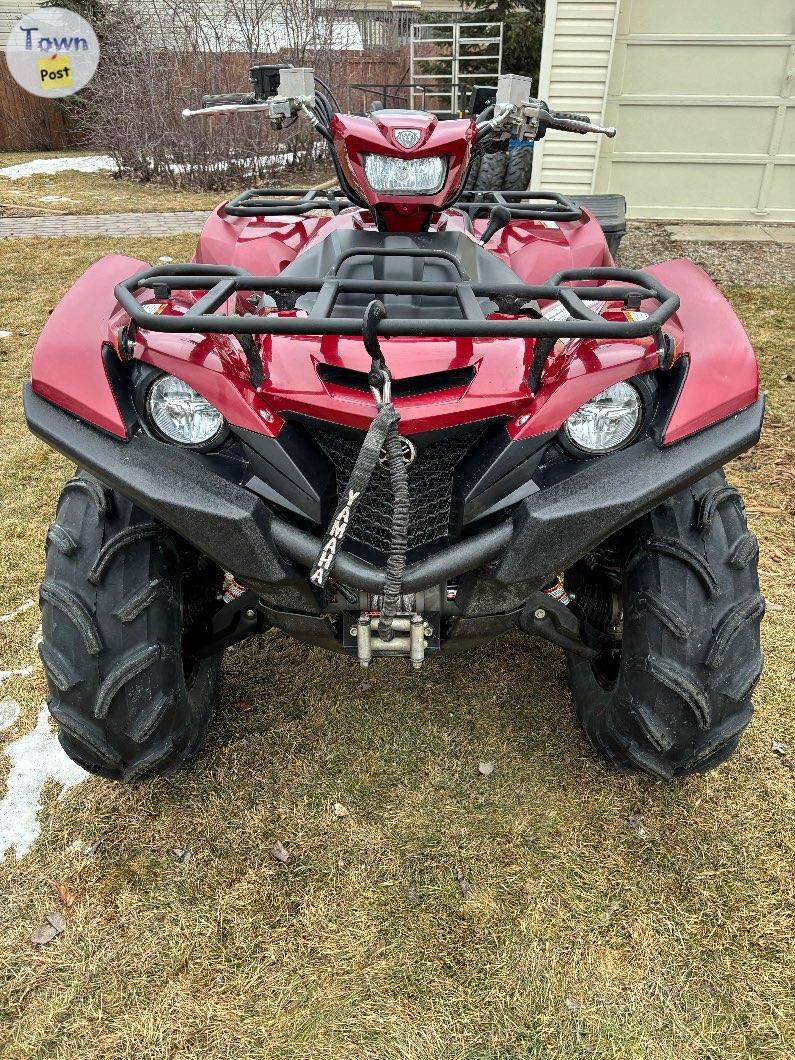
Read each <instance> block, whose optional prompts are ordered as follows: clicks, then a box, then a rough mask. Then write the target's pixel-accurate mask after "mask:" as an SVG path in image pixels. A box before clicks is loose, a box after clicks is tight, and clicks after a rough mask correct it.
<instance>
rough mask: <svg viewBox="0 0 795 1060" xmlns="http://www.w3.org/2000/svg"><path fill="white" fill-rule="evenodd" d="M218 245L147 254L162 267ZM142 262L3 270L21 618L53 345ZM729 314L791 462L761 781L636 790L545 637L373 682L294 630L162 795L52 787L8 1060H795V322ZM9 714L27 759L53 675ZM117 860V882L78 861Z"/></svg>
mask: <svg viewBox="0 0 795 1060" xmlns="http://www.w3.org/2000/svg"><path fill="white" fill-rule="evenodd" d="M192 246H193V240H192V238H190V237H184V238H182V239H179V240H173V239H172V240H170V241H164V240H155V239H148V240H127V241H126V242H125V250H126V251H127V252H129V253H132V254H135V255H139V256H141V257H144V258H146V259H148V260H154V259H156V258H157V257H158V256H159V255H160V254H163V253H169V254H171V255H172V256H174V257H175V258H178V257H180V256H185V257H187V256H189V254H190V252H191V249H192ZM112 249H115V245H114V243H113V241H112V240H103V239H93V240H89V239H82V240H77V241H74V242H72V243H69V244H64V245H59V246H57V247H56V246H55V245H54V243H53V242H49V243H47V242H46V241H40V242H36V241H18V242H10V241H8V242H4V243H3V244H0V255H2V258H1V259H0V260H2V267H3V273H4V290H3V296H4V308H3V309H2V311H1V312H0V328H4V329H6V330H11V331H13V332H14V336H13V338H12V339H6V340H1V341H0V355H1V356H2V362H1V364H0V369H1V371H0V387H1V388H2V389H1V391H0V408H1V409H2V414H3V442H2V448H1V449H0V459H2V460H3V467H2V481H3V486H4V490H5V501H4V506H3V510H2V513H1V514H0V518H2V531H3V541H4V544H3V555H2V585H3V593H2V599H3V606H0V611H8V610H10V609H11V607H12V606H13V605H14V604H16V603H18V602H19V601H21V600H23V599H25V598H26V597H29V596H32V595H34V594H35V592H36V587H37V582H38V580H39V578H40V576H41V571H42V565H43V551H42V542H43V537H44V532H45V527H46V525H47V522H48V521H49V519H50V518H51V513H52V511H53V506H54V503H55V499H56V497H57V493H58V489H59V485H60V483H61V482H62V481H63V480H64V478H65V477H66V476H67V474H68V473H69V470H70V469H69V468H68V466H67V465H66V463H65V462H64V461H63V460H61V459H60V458H59V457H57V456H55V455H54V454H53V453H52V452H50V451H49V450H48V449H47V448H46V447H45V446H44V445H43V444H41V443H40V442H38V441H36V440H35V439H33V438H32V437H31V436H29V435H28V434H26V433H25V430H24V427H23V422H22V417H21V411H20V406H19V386H20V384H21V381H22V379H23V376H24V375H25V372H26V370H27V365H28V362H29V358H30V352H31V347H32V344H33V341H34V338H35V335H36V333H37V331H38V329H39V328H40V326H41V324H42V323H43V321H44V319H45V317H46V313H47V310H48V308H49V307H50V306H51V305H53V304H54V302H55V301H56V300H57V298H58V297H59V296H60V295H61V293H62V292H63V291H64V289H65V288H66V286H67V285H68V283H69V282H70V280H71V279H72V278H74V277H75V276H77V275H78V274H79V273H80V272H81V271H82V270H83V269H84V268H85V267H86V266H87V265H88V264H89V263H90V262H91V261H93V260H94V259H95V258H96V257H97V256H99V255H100V254H101V253H104V252H107V251H108V250H112ZM728 294H729V296H730V298H731V299H732V301H733V302H734V304H735V306H736V308H737V310H738V312H739V313H740V315H741V317H742V319H743V321H744V323H745V325H746V327H747V328H748V329H749V332H750V334H751V336H752V338H753V341H754V344H755V346H756V348H757V350H758V352H759V355H760V359H761V361H762V366H763V373H764V385H765V388H766V390H767V391H768V394H769V412H768V417H767V422H766V428H765V433H764V437H763V440H762V442H761V444H760V445H759V447H758V448H757V449H756V450H755V451H754V452H753V453H751V454H749V455H747V456H745V457H744V458H742V459H741V460H738V461H737V462H736V463H735V464H734V465H733V466H732V468H731V471H730V477H731V479H732V480H733V481H734V482H736V483H737V484H738V485H739V486H741V488H742V489H743V491H744V494H745V497H746V500H747V503H748V506H749V508H750V512H751V514H750V521H751V525H752V527H753V529H754V530H755V531H756V533H757V534H758V535H759V536H760V538H761V542H762V557H763V558H762V563H761V566H762V582H763V591H764V592H765V595H766V596H767V598H768V600H769V601H770V602H771V604H772V605H773V608H772V609H771V610H770V612H769V614H768V616H767V618H766V620H765V624H764V641H765V650H766V653H767V668H766V671H765V675H764V679H763V682H762V685H761V687H760V689H759V691H758V693H757V696H756V704H757V715H756V718H755V721H754V723H753V725H752V727H751V729H750V731H749V733H748V735H747V737H746V738H745V739H744V741H743V744H742V746H741V750H740V752H739V753H738V754H737V755H736V757H734V758H733V760H732V761H731V762H730V763H728V764H727V765H726V766H724V767H723V768H721V769H719V770H718V771H717V772H715V773H712V774H709V775H707V776H705V777H703V778H699V779H696V780H692V781H688V782H686V783H683V784H674V785H665V784H660V783H655V782H653V781H651V780H649V779H641V778H626V777H621V776H618V775H616V774H614V773H611V772H609V771H608V770H607V769H605V768H604V767H603V766H602V765H601V763H600V762H599V761H597V760H596V759H595V758H594V757H593V755H592V754H591V753H590V752H589V751H588V750H587V748H586V746H585V744H584V741H583V738H582V736H581V734H580V732H579V731H578V729H577V727H576V725H575V724H574V723H573V722H572V720H571V718H570V716H569V712H568V704H567V697H566V691H565V685H564V682H563V663H562V657H561V655H560V653H559V652H558V651H557V650H556V649H554V648H552V647H551V646H549V645H546V644H544V643H541V642H538V641H534V640H531V639H529V638H526V637H523V636H519V635H513V636H509V637H505V638H503V639H501V640H499V641H497V642H495V643H493V644H492V645H490V646H488V647H485V648H481V649H479V650H478V651H475V652H473V653H472V654H470V655H468V656H462V657H458V658H454V657H453V658H440V659H437V660H434V661H433V662H432V663H431V664H430V665H428V666H427V667H426V668H425V669H424V670H423V671H422V672H421V673H420V674H419V675H414V674H413V673H411V672H409V671H408V670H407V669H405V668H404V667H403V666H402V665H400V664H395V665H379V666H378V667H377V668H376V669H374V670H373V672H372V674H371V676H370V678H369V682H368V683H364V684H363V682H362V677H361V674H360V672H359V671H358V670H357V669H356V667H355V666H354V665H353V664H352V663H351V662H350V661H349V660H347V659H345V658H337V657H329V656H326V655H324V654H322V653H320V652H316V651H312V650H310V649H308V648H305V647H302V646H300V645H298V644H296V643H294V642H291V641H289V640H288V639H287V638H285V637H282V636H277V635H273V634H272V635H268V636H267V637H265V638H264V639H263V640H262V642H261V645H260V646H259V647H257V646H256V645H254V644H248V645H244V646H242V647H239V648H238V649H237V650H234V651H232V652H230V653H229V655H228V657H227V662H226V664H225V671H224V673H225V676H224V683H223V687H222V692H221V713H220V717H219V719H218V723H217V725H216V728H215V730H214V732H213V734H212V736H211V739H210V742H209V745H208V748H207V751H206V753H204V754H203V755H202V756H201V758H200V759H199V761H198V762H197V763H196V765H195V767H194V768H193V769H191V770H190V771H188V772H185V773H183V774H180V775H179V776H177V777H174V778H172V779H170V780H164V781H156V782H153V783H147V784H145V785H143V786H140V787H137V788H134V789H131V790H128V789H124V788H121V787H117V786H113V785H111V784H108V783H106V782H103V781H101V780H94V779H92V780H90V781H87V782H86V783H85V784H82V785H81V786H79V787H78V788H76V789H74V790H72V791H71V792H70V793H69V794H68V795H67V796H66V798H65V799H64V800H63V801H61V802H56V798H55V796H56V792H55V791H54V790H50V791H49V792H48V793H47V800H46V805H45V808H44V810H43V813H42V818H43V830H42V835H41V838H40V839H39V840H38V842H37V843H36V844H35V846H34V848H33V850H32V851H31V853H30V854H29V855H28V856H27V857H26V858H25V859H24V860H22V861H19V862H18V861H16V860H15V858H14V857H13V855H9V856H8V857H7V858H6V860H5V862H3V864H2V866H0V873H1V874H2V878H3V881H4V882H3V884H2V887H3V900H2V906H0V984H2V986H0V1055H2V1056H3V1057H4V1058H8V1060H11V1058H13V1060H21V1058H23V1057H24V1058H29V1057H37V1058H38V1057H67V1056H69V1057H79V1058H80V1060H110V1058H113V1060H121V1058H128V1057H129V1058H133V1057H135V1058H136V1060H161V1058H165V1057H188V1056H190V1057H194V1058H210V1057H212V1058H221V1057H230V1058H232V1057H233V1058H240V1057H246V1058H248V1057H263V1058H265V1057H267V1058H271V1057H279V1058H283V1060H298V1058H301V1060H304V1058H306V1060H309V1058H312V1060H332V1058H333V1060H341V1058H356V1060H360V1058H372V1060H529V1058H541V1057H544V1058H561V1060H564V1058H565V1060H586V1058H587V1060H592V1058H598V1060H603V1058H604V1060H607V1058H622V1060H623V1058H627V1060H629V1058H632V1060H691V1058H692V1060H696V1058H698V1060H704V1058H708V1060H731V1058H737V1060H739V1058H743V1060H746V1058H749V1057H753V1058H764V1060H774V1058H775V1060H782V1058H784V1057H787V1056H791V1055H792V1047H793V1046H792V1043H793V1038H794V1036H795V1012H794V1010H793V989H792V987H793V970H794V969H795V962H794V961H793V952H792V941H793V908H794V906H793V897H795V895H794V894H793V874H792V856H793V847H794V846H795V844H794V843H793V802H794V801H795V800H793V783H795V774H794V773H793V772H792V771H791V770H790V769H789V768H787V766H786V764H785V760H784V758H783V757H782V756H781V755H780V754H776V753H775V752H774V751H773V750H772V747H771V745H772V741H773V740H774V739H775V740H778V741H782V742H784V743H787V744H788V745H789V747H790V748H791V749H792V750H793V751H795V711H793V698H794V697H793V692H795V684H794V683H793V677H794V674H793V671H794V670H795V661H794V660H793V632H792V630H793V620H794V619H795V613H794V611H793V603H792V601H793V597H795V549H794V548H793V537H792V512H793V459H792V456H793V449H792V446H793V437H794V436H795V435H794V432H793V421H794V420H795V382H793V381H792V380H793V377H795V356H793V352H792V349H791V348H788V343H790V341H791V333H792V319H793V309H795V299H793V296H792V293H791V292H790V293H787V292H785V291H782V290H774V289H749V288H745V289H741V288H736V289H733V290H730V291H729V292H728ZM787 376H788V378H787ZM37 621H38V617H37V613H36V612H35V611H34V610H30V611H28V612H26V613H24V614H23V615H21V616H20V617H19V619H17V620H16V621H15V622H12V623H8V624H6V625H1V626H0V666H3V667H11V666H18V665H22V664H24V663H26V662H29V661H30V660H31V655H32V653H31V650H30V640H31V635H32V633H33V630H34V627H35V626H36V624H37ZM3 691H4V692H5V693H6V694H9V695H12V696H14V698H16V699H18V700H19V701H20V703H21V704H22V708H23V711H22V716H21V718H20V721H19V722H18V723H17V725H16V726H15V728H14V729H13V730H11V731H10V732H8V733H5V734H3V735H4V737H5V738H6V739H13V738H14V737H15V736H18V735H19V734H21V733H22V732H24V731H27V730H28V729H29V728H30V727H31V725H32V722H33V719H34V717H35V714H36V712H37V710H38V707H39V705H40V703H41V701H42V698H43V697H44V694H45V686H44V680H43V677H42V673H41V670H40V668H37V669H36V671H35V674H34V676H33V677H32V678H30V679H28V680H27V681H12V682H9V683H8V684H7V685H6V686H5V688H4V690H3ZM240 700H244V701H247V702H251V703H252V704H253V706H252V708H251V709H250V710H246V711H241V710H239V709H234V708H233V706H232V704H234V703H235V702H236V701H240ZM2 738H3V736H0V739H2ZM484 760H488V761H493V762H495V763H496V769H495V772H494V774H493V775H492V776H491V777H490V778H488V779H486V778H484V777H482V776H480V775H479V773H478V769H477V766H478V762H479V761H484ZM6 768H7V764H6V763H5V761H4V760H2V761H0V785H1V784H2V777H3V772H2V771H3V770H5V769H6ZM335 802H340V803H343V804H344V805H345V806H346V807H347V808H348V809H349V815H348V816H345V817H341V818H337V817H335V816H334V814H333V812H332V807H333V804H334V803H335ZM639 820H640V821H641V822H642V825H639V824H638V821H639ZM99 838H101V839H102V846H101V847H100V849H99V851H98V853H97V854H96V855H94V856H91V857H89V856H86V855H85V854H82V853H79V852H75V851H74V850H72V849H71V848H72V844H73V843H75V842H76V841H83V842H86V843H92V842H94V841H95V840H97V839H99ZM276 840H280V841H282V842H283V843H285V844H286V845H287V846H288V847H289V849H290V851H291V857H290V860H289V862H288V863H287V865H286V867H280V866H278V865H277V864H276V863H275V862H274V861H273V860H272V859H271V857H270V856H269V850H270V847H271V846H272V844H273V843H274V842H275V841H276ZM175 847H181V848H187V849H189V850H190V851H191V852H192V858H191V860H190V861H189V862H188V863H187V864H182V863H180V862H178V861H177V859H176V858H175V857H174V855H173V853H172V849H173V848H175ZM457 874H459V875H461V876H462V877H463V878H465V879H466V880H467V881H469V882H470V884H471V893H470V894H469V895H468V896H466V897H464V896H463V895H462V892H461V889H460V887H459V885H458V883H457V881H456V875H457ZM50 880H58V881H63V882H65V883H66V884H67V885H68V886H69V887H70V888H71V890H72V891H74V892H75V893H77V894H78V896H79V897H78V901H77V903H76V905H75V906H74V908H73V909H72V911H71V913H70V914H69V916H68V924H67V928H66V931H65V932H64V933H63V935H61V936H60V937H59V938H58V939H57V940H56V941H55V942H53V943H51V944H50V946H48V947H45V948H44V949H42V950H34V949H32V948H31V946H30V944H29V942H28V939H29V936H30V933H31V930H32V929H33V928H34V927H36V926H37V925H38V924H39V923H41V920H42V918H43V916H44V914H45V913H47V912H48V911H49V910H50V909H52V908H53V897H52V894H51V891H50V888H49V884H48V881H50Z"/></svg>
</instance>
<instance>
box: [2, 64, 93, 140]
mask: <svg viewBox="0 0 795 1060" xmlns="http://www.w3.org/2000/svg"><path fill="white" fill-rule="evenodd" d="M81 144H82V141H81V137H80V134H79V132H78V131H77V130H76V129H75V128H74V127H73V126H72V125H71V124H70V122H69V120H68V117H67V114H66V110H65V108H64V105H63V104H62V103H59V102H58V101H57V100H54V99H41V98H40V97H39V96H34V95H32V94H31V93H30V92H26V91H25V90H24V89H23V88H20V87H19V85H18V84H17V83H16V81H15V80H14V79H13V77H12V76H11V74H10V73H9V72H8V67H7V66H6V64H5V62H3V61H0V151H53V150H55V151H63V150H68V149H76V148H79V147H80V146H81Z"/></svg>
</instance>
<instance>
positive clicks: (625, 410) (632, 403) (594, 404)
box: [563, 382, 643, 456]
mask: <svg viewBox="0 0 795 1060" xmlns="http://www.w3.org/2000/svg"><path fill="white" fill-rule="evenodd" d="M642 421H643V401H642V399H641V396H640V394H639V393H638V391H637V390H636V388H635V387H634V386H632V384H631V383H623V382H622V383H614V384H613V386H609V387H608V388H607V390H603V391H602V392H601V394H597V395H596V396H595V397H592V398H589V399H588V401H586V402H585V404H584V405H581V406H580V408H578V409H577V411H576V412H573V413H572V414H571V416H569V418H568V419H567V420H566V422H565V424H564V425H563V434H564V436H565V439H566V441H568V442H569V444H570V445H572V446H574V448H575V449H577V450H579V451H580V452H581V453H587V454H589V455H593V456H597V455H599V454H601V453H611V452H613V451H614V450H616V449H621V448H622V446H624V445H627V444H628V443H629V442H631V441H632V439H633V438H634V437H635V435H636V434H637V432H638V430H639V429H640V425H641V423H642Z"/></svg>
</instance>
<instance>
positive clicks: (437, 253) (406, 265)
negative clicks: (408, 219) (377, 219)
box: [281, 229, 521, 319]
mask: <svg viewBox="0 0 795 1060" xmlns="http://www.w3.org/2000/svg"><path fill="white" fill-rule="evenodd" d="M332 273H333V274H334V275H336V276H337V277H338V278H339V279H350V280H362V281H365V282H366V281H368V280H391V281H401V280H411V281H414V282H415V283H418V284H432V283H455V282H457V281H458V280H461V279H469V280H471V281H472V282H473V283H493V284H494V285H495V287H500V286H503V285H505V284H510V283H521V280H520V278H519V277H518V276H517V275H516V273H515V272H513V271H512V270H511V269H509V268H508V266H507V265H505V264H504V263H503V262H502V261H500V260H499V258H496V257H494V255H492V254H490V253H489V252H488V251H487V250H484V248H483V247H481V246H480V245H479V244H477V243H475V242H474V241H473V240H472V239H470V238H468V237H467V236H466V235H464V234H463V233H461V232H419V233H416V234H414V233H403V232H358V231H353V230H348V229H345V230H342V231H334V232H330V233H329V235H328V236H327V237H326V238H325V239H324V240H322V241H321V242H320V243H317V244H316V245H315V246H313V247H310V249H309V250H306V251H304V253H303V254H299V255H298V257H297V258H295V259H294V260H293V261H292V262H290V264H289V265H288V266H287V268H286V269H284V271H283V272H282V274H281V275H282V277H283V278H284V279H288V278H289V277H291V276H293V277H301V278H315V277H322V278H325V277H329V276H331V275H332ZM374 297H375V295H374V294H372V293H367V292H352V293H348V292H344V293H342V294H341V295H340V296H339V298H338V299H337V302H336V304H335V306H334V309H333V311H332V316H357V315H360V314H361V313H362V312H363V311H364V308H365V307H366V306H367V304H368V303H369V302H371V301H372V299H373V298H374ZM379 297H381V300H382V301H383V302H384V304H385V305H386V307H387V309H388V311H389V315H390V316H392V317H398V318H400V317H412V318H416V317H438V316H440V315H448V316H450V317H451V319H461V318H462V316H463V314H462V312H461V308H460V305H459V303H458V299H457V298H456V297H455V295H453V294H450V295H434V294H427V293H425V292H422V293H417V294H411V295H395V294H387V295H380V296H379ZM316 301H317V294H315V293H312V294H306V295H302V296H301V297H300V298H299V299H298V301H297V302H296V306H297V308H299V309H305V310H306V311H307V312H308V313H310V314H311V313H312V310H313V308H314V306H315V303H316ZM479 304H480V307H481V309H482V311H483V313H484V314H485V313H491V312H494V311H495V310H496V308H497V306H496V304H495V303H494V302H491V301H490V300H489V299H488V298H481V299H479Z"/></svg>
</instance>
